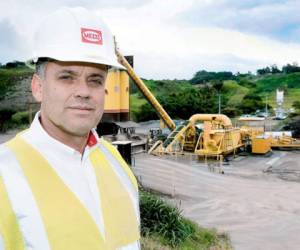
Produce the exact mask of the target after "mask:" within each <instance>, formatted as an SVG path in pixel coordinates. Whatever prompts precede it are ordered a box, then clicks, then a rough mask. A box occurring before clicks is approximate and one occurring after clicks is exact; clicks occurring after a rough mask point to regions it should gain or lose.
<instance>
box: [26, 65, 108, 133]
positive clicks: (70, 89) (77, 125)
mask: <svg viewBox="0 0 300 250" xmlns="http://www.w3.org/2000/svg"><path fill="white" fill-rule="evenodd" d="M106 75H107V69H106V68H105V67H104V66H103V67H101V66H98V65H97V66H96V65H94V64H89V63H75V62H48V63H47V64H46V68H45V76H44V77H43V78H40V77H38V76H36V75H35V76H34V78H35V80H33V82H32V91H33V95H34V97H35V98H36V99H37V101H40V102H41V118H42V124H43V126H44V127H45V129H46V130H48V132H50V133H51V134H57V135H71V136H86V135H87V134H88V133H89V132H90V130H91V129H92V128H93V127H95V126H96V125H97V124H98V122H99V121H100V119H101V117H102V114H103V109H104V96H105V80H106Z"/></svg>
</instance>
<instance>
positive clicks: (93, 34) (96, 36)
mask: <svg viewBox="0 0 300 250" xmlns="http://www.w3.org/2000/svg"><path fill="white" fill-rule="evenodd" d="M81 41H82V42H84V43H95V44H103V41H102V32H101V31H100V30H94V29H86V28H81Z"/></svg>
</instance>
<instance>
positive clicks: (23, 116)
mask: <svg viewBox="0 0 300 250" xmlns="http://www.w3.org/2000/svg"><path fill="white" fill-rule="evenodd" d="M11 122H12V123H13V125H14V126H16V127H18V126H21V125H27V124H29V112H28V111H20V112H17V113H15V114H13V116H12V117H11Z"/></svg>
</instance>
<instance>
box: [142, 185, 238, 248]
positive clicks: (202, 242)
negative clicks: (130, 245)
mask: <svg viewBox="0 0 300 250" xmlns="http://www.w3.org/2000/svg"><path fill="white" fill-rule="evenodd" d="M140 211H141V233H142V236H143V237H142V239H141V245H142V249H144V250H154V249H165V250H168V249H178V250H189V249H197V250H198V249H199V250H201V249H203V250H204V249H214V250H219V249H224V250H225V249H232V248H231V245H230V241H229V238H228V236H227V235H226V234H219V233H218V232H217V231H216V230H214V229H205V228H202V227H200V226H198V225H197V224H196V223H194V222H192V221H191V220H189V219H186V218H184V217H183V216H182V215H181V211H179V210H178V208H176V207H173V206H171V205H169V204H167V203H166V202H164V201H163V200H162V199H161V198H159V197H157V196H155V195H153V194H151V193H149V192H145V191H141V193H140Z"/></svg>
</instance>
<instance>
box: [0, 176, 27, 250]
mask: <svg viewBox="0 0 300 250" xmlns="http://www.w3.org/2000/svg"><path fill="white" fill-rule="evenodd" d="M0 197H1V202H0V234H1V235H2V237H3V241H4V245H5V249H6V250H24V249H25V247H24V241H23V237H22V234H21V231H20V228H19V225H18V222H17V218H16V216H15V214H14V212H13V209H12V207H11V204H10V202H9V199H8V195H7V192H6V189H5V186H4V183H3V180H2V178H1V176H0Z"/></svg>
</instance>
